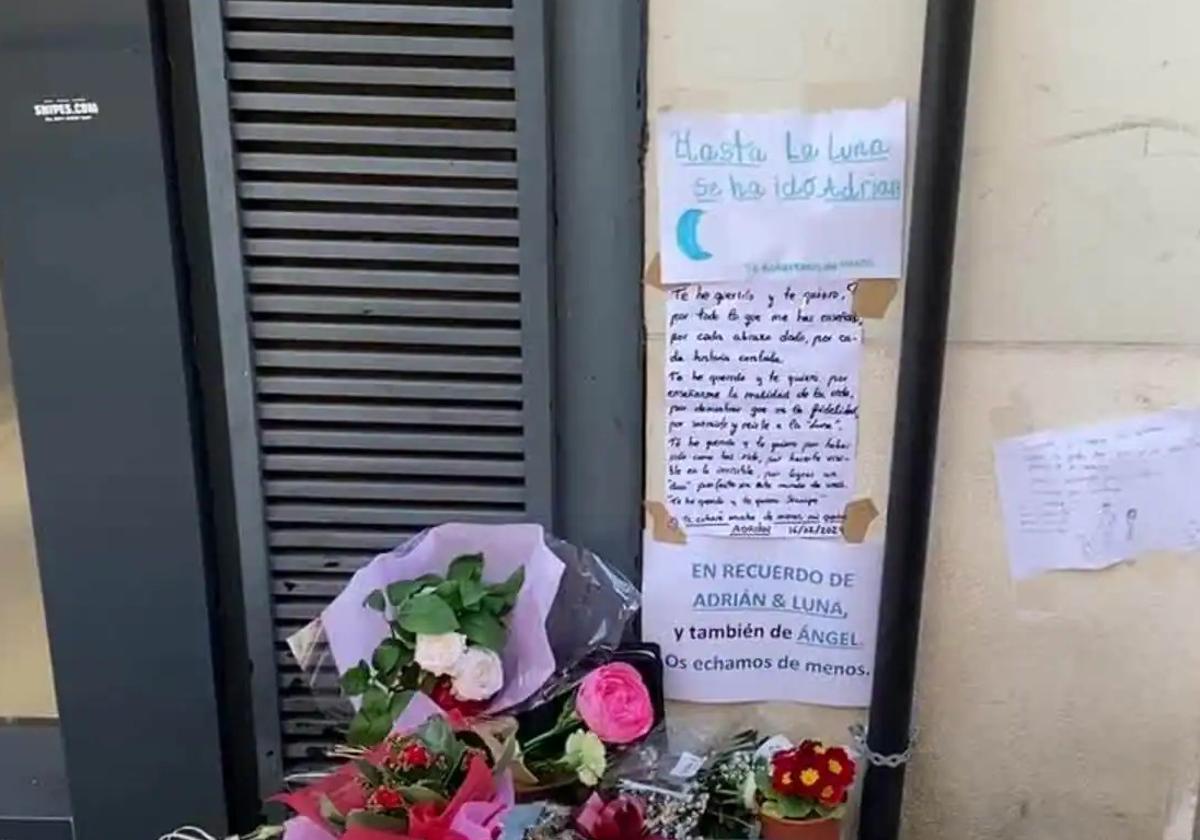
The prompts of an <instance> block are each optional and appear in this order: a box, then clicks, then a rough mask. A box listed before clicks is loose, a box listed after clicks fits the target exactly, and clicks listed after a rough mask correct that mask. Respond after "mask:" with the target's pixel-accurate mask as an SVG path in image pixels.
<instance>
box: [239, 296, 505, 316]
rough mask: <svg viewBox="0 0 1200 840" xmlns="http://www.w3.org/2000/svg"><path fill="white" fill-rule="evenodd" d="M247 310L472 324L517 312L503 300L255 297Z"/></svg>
mask: <svg viewBox="0 0 1200 840" xmlns="http://www.w3.org/2000/svg"><path fill="white" fill-rule="evenodd" d="M251 309H253V311H255V312H260V313H268V312H271V313H276V314H282V313H288V314H293V315H318V314H322V313H330V314H337V315H362V316H369V315H378V316H385V315H390V316H396V317H404V318H463V319H468V320H472V321H516V320H517V319H518V318H519V317H520V309H519V307H518V306H517V305H516V304H514V303H508V302H505V301H497V302H491V301H467V300H419V299H418V300H413V299H411V298H410V299H404V298H360V297H350V296H340V297H335V296H332V295H330V296H326V297H315V296H311V295H268V294H256V295H254V296H253V297H252V298H251Z"/></svg>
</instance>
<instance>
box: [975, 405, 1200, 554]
mask: <svg viewBox="0 0 1200 840" xmlns="http://www.w3.org/2000/svg"><path fill="white" fill-rule="evenodd" d="M995 452H996V472H997V476H998V479H999V486H1000V502H1001V506H1002V507H1003V510H1004V526H1005V530H1006V532H1007V536H1008V546H1009V555H1010V561H1011V565H1012V572H1013V576H1014V577H1017V578H1027V577H1031V576H1033V575H1036V574H1038V573H1040V572H1045V571H1050V570H1054V569H1101V568H1104V567H1106V566H1111V565H1113V564H1114V563H1118V562H1120V561H1121V560H1125V559H1128V558H1130V557H1132V556H1133V555H1135V554H1139V553H1141V552H1144V551H1153V550H1161V549H1185V548H1193V547H1194V548H1200V494H1197V493H1196V489H1195V486H1196V480H1197V477H1198V476H1200V411H1184V410H1177V411H1165V412H1161V413H1158V414H1151V415H1146V416H1144V417H1139V418H1135V419H1131V420H1122V421H1118V422H1114V423H1104V424H1100V425H1095V426H1085V427H1079V428H1074V429H1064V430H1057V431H1046V432H1039V433H1037V434H1033V435H1027V436H1025V437H1019V438H1011V439H1009V440H1004V441H1001V442H999V443H998V444H996V449H995Z"/></svg>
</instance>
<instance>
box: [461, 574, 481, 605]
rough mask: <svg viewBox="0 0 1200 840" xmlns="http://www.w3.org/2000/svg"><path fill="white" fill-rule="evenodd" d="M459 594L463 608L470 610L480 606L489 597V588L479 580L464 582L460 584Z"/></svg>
mask: <svg viewBox="0 0 1200 840" xmlns="http://www.w3.org/2000/svg"><path fill="white" fill-rule="evenodd" d="M458 594H459V597H461V598H462V605H463V607H465V608H466V609H468V610H469V609H472V608H474V607H476V606H478V605H479V603H480V602H481V601H482V600H483V597H484V596H485V595H487V587H486V586H484V585H483V584H482V583H480V582H479V581H477V580H464V581H460V582H459V584H458Z"/></svg>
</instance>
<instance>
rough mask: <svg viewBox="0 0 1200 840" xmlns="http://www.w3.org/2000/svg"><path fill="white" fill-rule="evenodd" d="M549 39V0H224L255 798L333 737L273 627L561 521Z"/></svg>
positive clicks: (231, 310) (229, 321) (317, 754)
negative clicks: (467, 524)
mask: <svg viewBox="0 0 1200 840" xmlns="http://www.w3.org/2000/svg"><path fill="white" fill-rule="evenodd" d="M544 39H545V30H544V8H543V3H542V1H541V0H516V1H515V3H514V2H513V0H419V1H418V0H413V2H406V1H405V0H372V1H371V2H318V1H317V0H225V2H224V4H223V42H224V55H223V59H224V66H225V72H226V77H227V91H228V93H227V95H228V115H229V116H228V129H229V131H230V132H231V134H232V146H231V147H230V149H229V157H230V162H231V165H232V169H233V170H234V172H235V176H234V182H235V187H236V199H237V218H238V219H239V220H240V240H241V262H242V269H243V270H242V272H241V274H242V277H243V278H244V279H243V283H244V285H243V286H242V288H240V289H236V290H232V291H228V292H227V294H226V295H225V296H224V303H223V317H224V319H225V321H226V323H225V325H224V328H223V330H222V332H223V341H226V343H227V345H228V346H227V348H226V351H227V354H228V355H229V356H230V357H231V358H232V362H231V361H227V362H226V365H227V366H228V365H232V366H233V368H236V363H237V356H238V344H239V341H241V342H242V343H244V347H245V355H246V359H245V362H246V365H247V368H246V373H248V374H249V376H248V377H247V378H248V380H249V381H247V382H246V383H245V392H244V393H245V398H246V399H247V400H250V401H251V402H252V412H251V411H249V410H247V412H245V413H244V414H243V415H242V417H241V422H256V424H257V432H258V434H257V437H255V436H254V435H253V433H252V431H253V430H249V429H248V430H245V431H246V434H243V435H241V436H240V438H239V440H240V442H241V444H242V445H243V446H247V447H253V448H254V451H244V452H243V453H242V456H243V457H242V461H241V463H242V464H243V465H245V464H246V463H250V464H253V465H255V466H254V469H253V470H247V469H244V470H243V479H245V480H244V481H243V482H242V483H243V485H248V484H257V486H256V487H249V486H242V487H241V488H240V490H239V493H240V495H241V498H240V499H239V502H238V504H239V510H240V512H241V518H246V514H247V513H249V514H251V518H253V514H254V513H255V512H256V511H257V513H258V515H259V516H260V517H261V532H260V533H259V534H258V535H257V540H258V543H257V544H256V534H255V532H254V528H253V527H248V526H247V525H245V524H244V523H243V524H241V525H240V526H239V527H240V528H241V530H242V537H241V550H242V555H243V556H242V567H243V572H244V576H245V577H246V581H245V584H244V586H245V590H246V592H245V597H246V602H247V609H248V611H250V612H252V613H253V612H255V611H257V610H262V611H265V614H266V615H269V619H268V618H256V617H255V616H254V615H250V616H248V624H249V626H250V636H251V638H250V640H249V644H250V648H251V657H252V660H253V661H254V666H255V674H254V680H255V685H254V690H255V708H256V730H258V732H257V735H258V740H259V745H260V749H259V759H260V763H263V764H265V765H266V767H267V768H268V769H267V770H265V771H260V782H261V783H262V785H263V786H264V788H265V787H269V786H270V785H271V784H273V783H274V781H275V778H276V777H277V775H278V771H279V769H280V768H282V770H283V771H285V772H287V771H290V770H294V769H299V768H301V767H304V766H306V765H307V764H309V763H311V762H312V761H314V760H319V759H320V758H321V757H322V755H323V753H324V751H325V749H326V748H327V747H328V746H330V745H331V744H332V743H333V733H332V732H331V731H330V730H329V727H328V721H327V720H325V719H324V718H323V717H322V716H321V714H320V713H319V710H318V708H317V703H316V701H314V699H313V698H312V697H311V696H310V695H309V691H308V687H307V686H306V685H305V684H304V681H303V679H302V676H301V674H300V673H299V671H298V669H297V668H296V664H295V662H294V661H293V660H292V659H291V656H290V654H289V653H288V652H287V649H286V647H285V645H284V644H283V640H284V639H285V638H286V637H287V636H288V635H289V634H291V633H292V632H294V631H295V630H297V629H299V628H300V627H301V626H303V625H304V624H305V623H306V622H307V621H309V620H311V619H312V618H314V617H315V616H316V615H317V613H318V612H319V610H320V608H321V607H322V606H323V605H324V604H325V603H326V602H327V601H328V600H329V598H330V597H331V596H333V595H334V594H335V593H336V592H337V591H338V590H339V588H340V587H341V585H342V584H343V583H344V582H345V580H346V579H347V577H348V576H349V574H350V573H351V572H352V571H353V570H355V569H356V568H357V567H358V566H360V565H361V564H362V563H363V562H365V561H366V560H367V559H369V558H370V557H371V556H373V554H374V553H376V552H378V551H382V550H385V549H388V548H391V547H392V546H394V545H396V544H397V543H398V542H400V541H402V540H403V539H404V538H405V537H406V536H408V535H411V534H413V533H415V532H416V531H418V530H420V529H421V528H423V527H426V526H429V525H433V524H436V523H439V522H444V521H449V520H466V521H477V522H506V521H520V520H531V519H532V520H538V521H542V522H545V523H547V524H549V520H550V509H551V469H550V467H551V448H552V435H551V428H550V411H551V409H550V366H549V356H548V346H549V340H550V336H549V331H550V316H549V289H548V278H549V276H550V273H549V265H548V242H549V231H548V224H549V218H550V216H549V213H548V212H547V204H548V200H549V199H548V190H547V171H548V166H549V155H548V150H547V142H546V114H545V107H546V96H545V85H546V80H545V72H544V67H545V48H544V47H545V45H544ZM239 296H240V298H241V302H240V305H241V306H243V307H244V313H245V314H244V315H242V316H241V317H242V318H244V320H245V324H244V325H243V327H242V329H243V330H244V332H243V334H242V335H240V336H239V331H238V324H237V323H236V321H237V319H238V314H239V313H238V306H239V300H238V298H239ZM236 374H237V371H236V369H232V370H231V373H230V375H229V376H227V378H226V383H227V388H233V389H234V390H236V389H237V388H238V387H239V382H238V380H237V375H236ZM236 397H237V394H236V393H234V394H231V396H230V400H231V402H234V403H236ZM230 417H231V423H232V424H233V425H237V423H238V422H239V420H238V418H237V406H236V404H234V405H233V407H231V409H230ZM237 445H238V441H235V443H234V446H237ZM268 621H269V624H268V623H267V622H268ZM256 625H257V627H258V629H259V630H260V631H264V630H265V631H267V632H269V634H270V639H269V640H264V639H262V638H261V636H262V635H263V634H262V633H256V632H255V627H256ZM268 627H269V630H268V629H267V628H268ZM267 657H270V658H271V659H273V660H274V662H273V663H271V662H267V661H265V660H266V658H267ZM322 686H323V688H324V690H326V691H328V692H331V693H332V692H334V691H335V690H336V687H335V679H334V675H332V674H326V675H325V676H324V677H323V681H322ZM264 694H270V695H271V696H270V697H267V698H265V699H264ZM272 704H276V705H275V708H274V709H272ZM272 711H274V713H275V715H276V717H275V719H274V720H273V719H272ZM276 727H277V728H278V738H277V739H276V740H274V741H273V738H272V736H273V735H274V734H275V733H273V732H272V731H271V730H272V729H273V728H276ZM273 743H274V744H277V745H278V746H279V747H280V748H281V749H280V751H279V752H276V751H275V750H273V749H272V744H273ZM280 759H281V761H280ZM272 765H274V768H273V769H272Z"/></svg>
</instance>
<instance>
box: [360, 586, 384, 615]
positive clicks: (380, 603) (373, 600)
mask: <svg viewBox="0 0 1200 840" xmlns="http://www.w3.org/2000/svg"><path fill="white" fill-rule="evenodd" d="M363 606H364V607H370V608H371V609H373V610H375V611H376V612H383V611H384V610H385V609H387V601H386V600H385V599H384V597H383V590H382V589H376V590H375V591H374V592H372V593H371V594H370V595H368V596H367V598H366V600H365V601H363Z"/></svg>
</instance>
